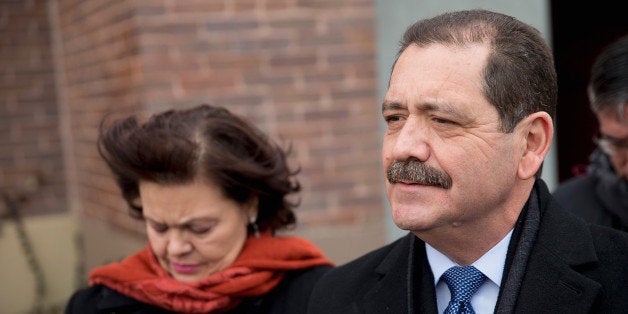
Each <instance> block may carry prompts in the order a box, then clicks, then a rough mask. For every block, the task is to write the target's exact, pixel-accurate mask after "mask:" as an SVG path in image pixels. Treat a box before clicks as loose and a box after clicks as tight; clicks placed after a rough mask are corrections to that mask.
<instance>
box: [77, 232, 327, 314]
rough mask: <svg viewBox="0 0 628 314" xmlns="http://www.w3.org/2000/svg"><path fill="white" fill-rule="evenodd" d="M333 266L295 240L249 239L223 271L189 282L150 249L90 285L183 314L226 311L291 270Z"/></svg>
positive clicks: (96, 275)
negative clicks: (171, 272) (174, 275)
mask: <svg viewBox="0 0 628 314" xmlns="http://www.w3.org/2000/svg"><path fill="white" fill-rule="evenodd" d="M319 265H332V263H331V262H330V261H329V260H328V259H327V258H325V256H324V255H323V254H322V253H321V251H320V250H319V249H318V248H317V247H316V246H314V245H313V244H312V243H310V242H309V241H307V240H305V239H301V238H295V237H277V238H275V237H271V236H270V235H269V234H268V233H266V234H263V235H262V237H260V238H255V237H249V238H248V239H247V241H246V243H245V244H244V247H243V248H242V252H240V255H239V256H238V258H237V259H236V260H235V261H234V262H233V264H231V266H229V267H227V268H226V269H224V270H223V271H221V272H219V273H216V274H213V275H210V276H209V277H207V278H205V279H202V280H199V281H196V282H190V283H183V282H180V281H177V280H175V279H174V278H172V277H170V275H168V273H167V272H166V271H165V270H164V269H163V268H161V266H160V265H159V262H158V261H157V259H156V258H155V256H154V255H153V253H152V251H151V250H150V248H145V249H143V250H141V251H139V252H137V253H135V254H134V255H131V256H129V257H127V258H126V259H124V260H123V261H122V262H120V263H112V264H109V265H105V266H102V267H98V268H96V269H94V270H93V271H92V272H91V274H90V276H89V283H90V285H94V284H102V285H105V286H107V287H109V288H111V289H113V290H116V291H118V292H120V293H122V294H124V295H127V296H130V297H132V298H134V299H136V300H139V301H141V302H144V303H148V304H152V305H156V306H158V307H161V308H164V309H167V310H171V311H175V312H185V313H208V312H212V311H225V310H228V309H231V308H233V307H235V306H237V305H238V304H239V303H240V302H241V301H242V299H243V298H245V297H256V296H261V295H264V294H266V293H268V292H269V291H270V290H272V289H273V288H274V287H275V286H277V285H278V284H279V282H281V280H282V279H283V276H284V273H285V272H286V271H290V270H298V269H305V268H310V267H313V266H319Z"/></svg>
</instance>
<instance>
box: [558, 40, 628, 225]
mask: <svg viewBox="0 0 628 314" xmlns="http://www.w3.org/2000/svg"><path fill="white" fill-rule="evenodd" d="M588 93H589V99H590V103H591V109H592V110H593V112H594V113H595V115H596V117H597V120H598V124H599V135H598V136H596V138H595V139H594V140H595V143H596V144H597V146H598V148H597V149H596V150H595V151H593V153H592V154H591V156H590V158H589V159H590V164H589V166H588V167H587V174H586V175H585V176H580V177H575V178H572V179H569V180H568V181H565V182H564V183H563V184H561V185H560V186H558V187H557V188H556V190H555V191H554V193H553V194H554V196H555V197H556V199H557V200H558V201H559V203H561V204H562V205H563V206H564V207H565V208H569V209H571V210H573V212H574V213H575V214H577V215H579V216H580V217H582V218H584V219H585V220H587V221H589V222H592V223H595V224H600V225H605V226H609V227H612V228H615V229H619V230H623V231H628V35H624V36H623V37H621V38H619V39H618V40H616V41H614V42H613V43H611V44H610V45H609V46H608V47H606V48H605V49H604V50H603V51H602V53H601V54H600V55H599V56H598V57H597V59H596V60H595V62H594V64H593V67H592V69H591V77H590V81H589V86H588Z"/></svg>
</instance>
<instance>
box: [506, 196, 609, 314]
mask: <svg viewBox="0 0 628 314" xmlns="http://www.w3.org/2000/svg"><path fill="white" fill-rule="evenodd" d="M544 203H545V205H546V206H547V208H545V210H544V211H543V218H542V222H541V225H540V227H539V234H538V237H537V239H536V242H535V245H534V246H533V248H532V253H531V255H530V259H529V262H528V266H527V269H526V274H525V276H524V278H523V283H522V285H521V291H520V293H519V297H518V298H517V302H516V306H515V309H516V310H515V312H519V313H523V312H525V313H537V312H548V311H549V312H560V313H582V312H588V309H590V308H591V306H593V304H594V302H595V300H596V298H597V295H598V294H599V293H600V291H601V285H600V284H599V283H597V282H595V281H594V280H592V279H590V278H588V277H586V276H584V275H582V274H581V273H580V272H584V271H586V269H588V268H592V267H595V264H596V262H597V256H596V254H595V249H594V246H593V240H592V237H591V234H590V231H589V229H588V228H587V227H586V225H585V224H584V223H583V222H581V221H579V220H578V219H577V218H575V217H572V216H570V215H568V214H566V213H564V212H562V210H561V209H559V208H557V206H556V205H555V204H554V203H553V201H551V200H547V199H545V202H544Z"/></svg>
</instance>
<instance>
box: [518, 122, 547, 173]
mask: <svg viewBox="0 0 628 314" xmlns="http://www.w3.org/2000/svg"><path fill="white" fill-rule="evenodd" d="M519 128H520V132H522V136H523V151H522V154H521V158H520V160H519V167H518V168H517V175H518V176H519V178H520V179H523V180H526V179H529V178H532V177H534V175H535V173H536V172H537V170H538V169H539V168H540V167H541V164H542V163H543V160H544V159H545V155H547V152H548V151H549V149H550V146H551V145H552V138H553V136H554V125H553V124H552V118H551V117H550V115H549V114H548V113H547V112H544V111H539V112H535V113H533V114H531V115H529V116H527V117H526V118H524V119H523V120H522V121H521V122H520V124H519Z"/></svg>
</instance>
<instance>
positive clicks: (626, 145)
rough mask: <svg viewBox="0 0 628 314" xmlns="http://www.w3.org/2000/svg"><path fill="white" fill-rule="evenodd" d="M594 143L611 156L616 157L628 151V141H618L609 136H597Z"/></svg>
mask: <svg viewBox="0 0 628 314" xmlns="http://www.w3.org/2000/svg"><path fill="white" fill-rule="evenodd" d="M593 141H594V142H595V144H597V145H598V146H599V147H600V148H601V149H602V151H603V152H605V153H607V154H609V155H616V154H619V153H622V152H624V153H625V152H627V151H628V139H623V140H622V139H618V138H614V137H612V136H608V135H604V134H602V135H600V136H596V137H595V138H594V139H593Z"/></svg>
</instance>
